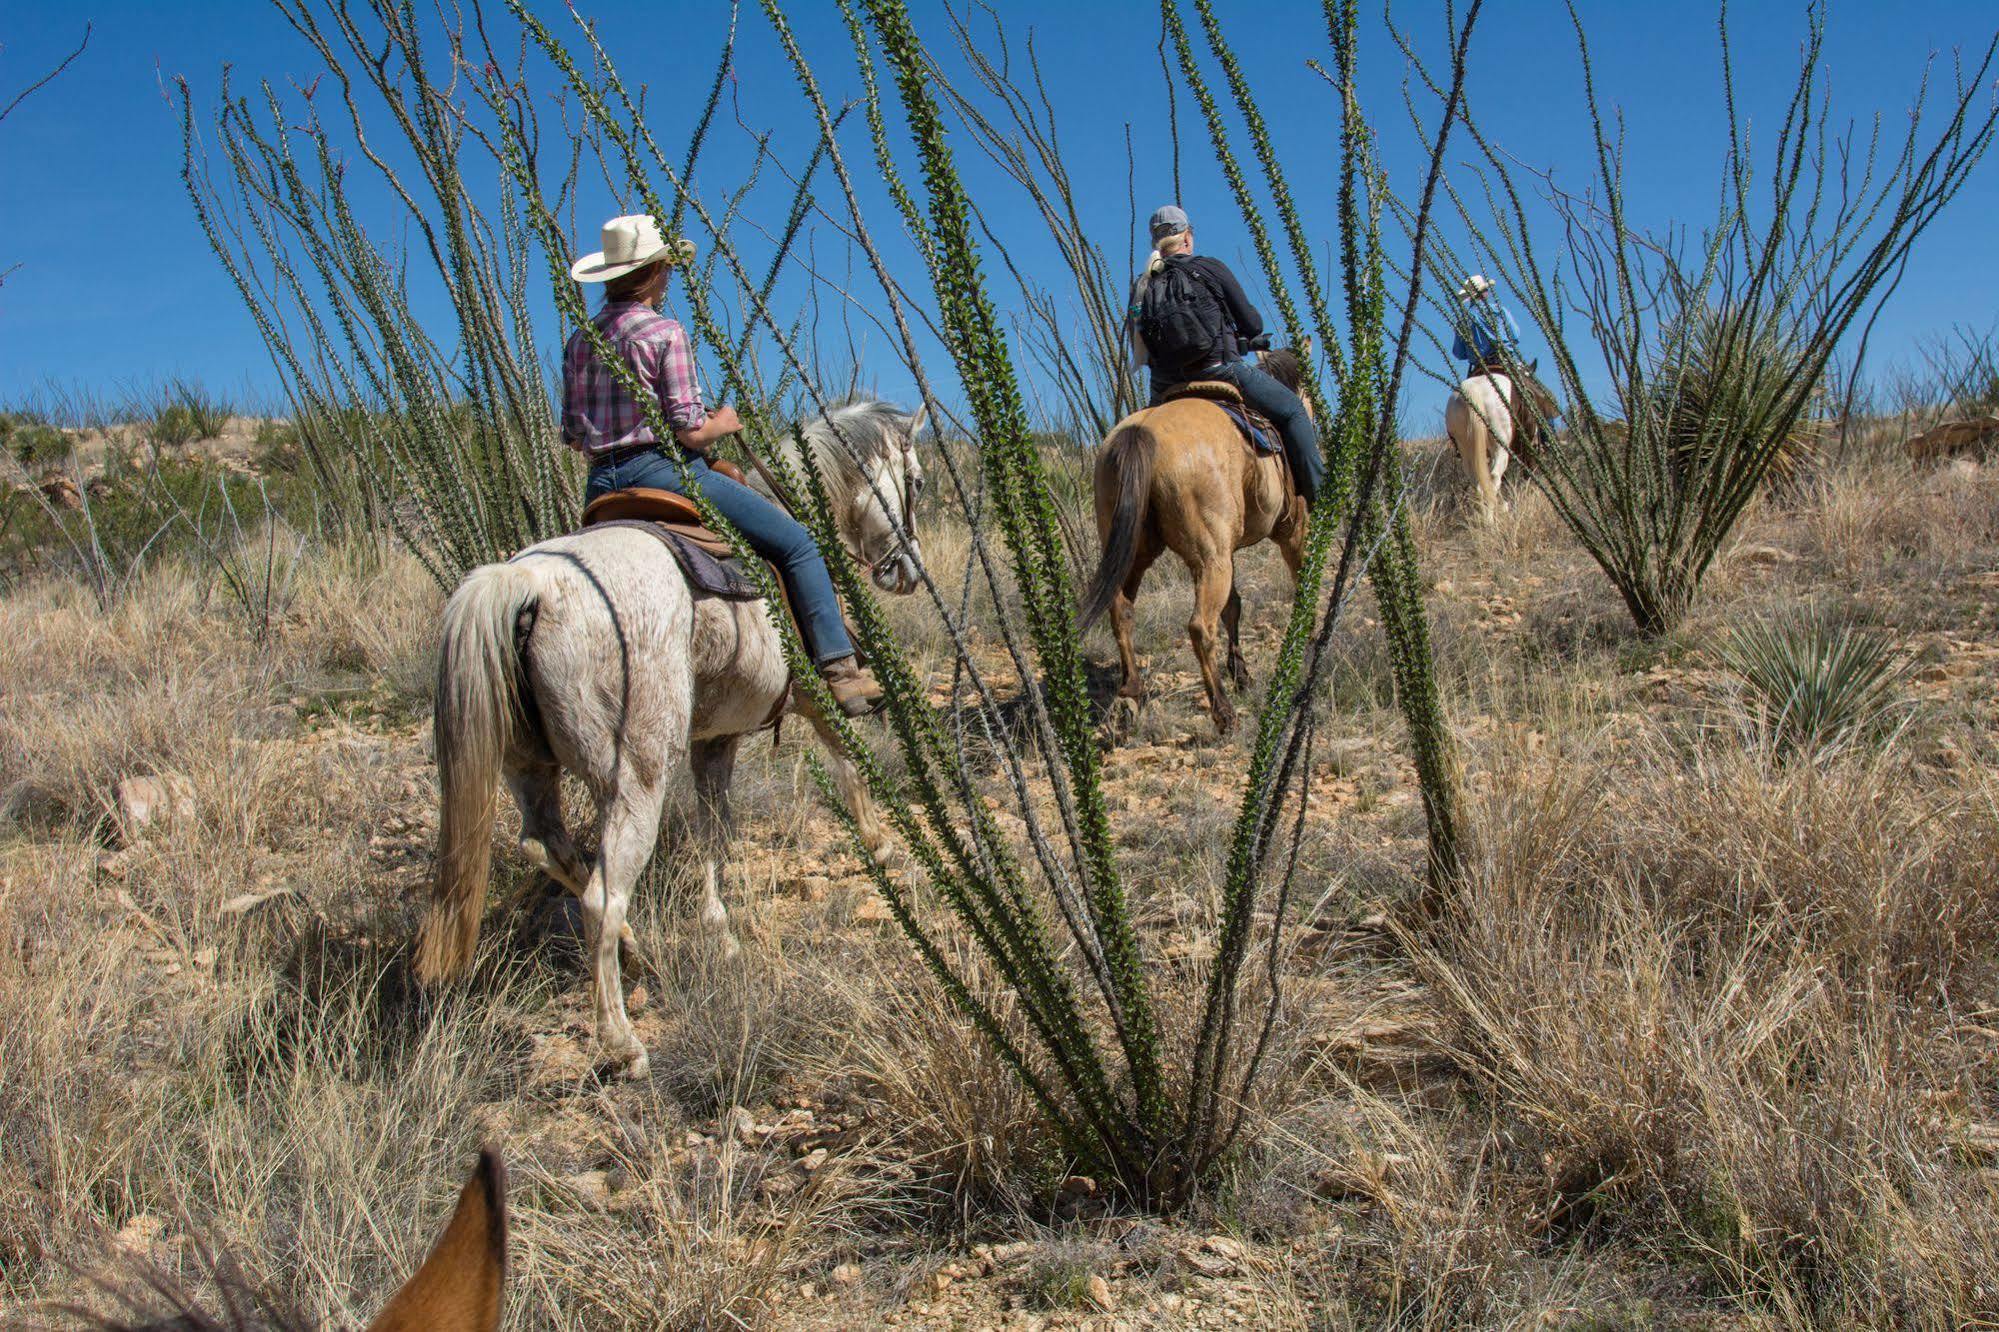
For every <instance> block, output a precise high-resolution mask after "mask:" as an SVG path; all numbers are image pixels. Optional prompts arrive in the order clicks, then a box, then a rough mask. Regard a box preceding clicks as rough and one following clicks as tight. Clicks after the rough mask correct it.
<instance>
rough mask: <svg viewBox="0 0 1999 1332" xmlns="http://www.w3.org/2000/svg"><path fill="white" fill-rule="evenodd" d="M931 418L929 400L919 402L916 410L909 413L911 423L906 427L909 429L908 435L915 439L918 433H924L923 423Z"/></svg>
mask: <svg viewBox="0 0 1999 1332" xmlns="http://www.w3.org/2000/svg"><path fill="white" fill-rule="evenodd" d="M929 419H930V404H929V403H927V402H919V403H917V404H916V410H915V411H913V412H911V413H910V414H909V424H908V426H907V427H905V428H906V429H907V431H908V437H909V438H910V439H915V438H916V437H917V436H918V435H920V434H922V433H923V423H924V422H926V421H928V420H929Z"/></svg>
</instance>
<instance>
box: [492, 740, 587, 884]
mask: <svg viewBox="0 0 1999 1332" xmlns="http://www.w3.org/2000/svg"><path fill="white" fill-rule="evenodd" d="M506 782H507V790H508V791H509V792H510V793H511V794H512V795H513V797H514V804H515V805H517V806H518V807H519V808H520V811H521V840H520V848H521V854H522V855H524V856H526V857H527V859H528V863H529V864H531V865H533V866H534V867H535V868H536V869H538V870H540V871H541V872H542V873H543V874H546V875H547V876H548V877H549V878H551V879H553V880H555V881H556V882H557V883H559V884H561V885H562V886H563V887H564V888H566V889H568V890H569V892H570V893H571V894H572V895H574V896H577V897H581V896H582V895H583V885H584V882H585V880H587V879H588V878H589V877H590V870H589V867H588V866H586V865H585V864H584V863H583V856H582V854H581V853H580V852H579V851H577V849H576V844H575V843H574V842H572V841H570V840H569V824H568V822H567V821H566V820H565V819H564V818H563V816H562V770H561V769H560V768H557V767H556V766H555V765H554V764H553V763H537V764H535V765H534V766H533V767H530V768H521V769H515V768H512V767H509V768H508V769H507V772H506Z"/></svg>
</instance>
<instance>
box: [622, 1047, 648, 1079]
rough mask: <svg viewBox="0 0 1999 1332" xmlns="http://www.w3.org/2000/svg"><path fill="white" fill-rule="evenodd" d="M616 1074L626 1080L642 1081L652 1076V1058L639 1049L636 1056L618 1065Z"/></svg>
mask: <svg viewBox="0 0 1999 1332" xmlns="http://www.w3.org/2000/svg"><path fill="white" fill-rule="evenodd" d="M618 1076H619V1077H621V1078H623V1079H625V1080H626V1081H627V1082H644V1081H645V1080H646V1079H647V1078H649V1077H651V1076H652V1060H651V1059H649V1058H647V1057H646V1052H645V1051H643V1050H641V1051H639V1053H638V1055H637V1057H636V1058H633V1059H628V1060H626V1061H625V1062H624V1063H623V1064H622V1065H621V1066H620V1067H619V1069H618Z"/></svg>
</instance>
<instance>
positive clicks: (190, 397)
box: [146, 379, 230, 448]
mask: <svg viewBox="0 0 1999 1332" xmlns="http://www.w3.org/2000/svg"><path fill="white" fill-rule="evenodd" d="M229 415H230V411H229V404H228V403H226V402H224V401H223V400H222V399H220V398H218V397H216V396H215V395H213V394H211V393H210V392H209V391H208V390H207V389H204V388H202V387H201V386H200V385H198V384H193V383H190V382H189V381H187V380H184V379H176V380H175V381H173V382H172V383H171V384H169V385H168V386H167V387H166V389H165V390H164V391H163V392H162V393H161V394H160V396H159V399H158V401H157V402H156V403H155V404H154V406H153V409H152V413H151V420H150V421H149V422H148V424H147V426H146V438H147V439H149V440H151V441H152V442H153V443H155V444H158V445H160V446H162V447H165V448H178V447H180V446H181V445H183V444H191V443H193V442H195V441H196V440H203V439H214V438H215V437H216V436H217V435H220V434H221V433H222V431H223V430H224V428H225V427H227V426H228V424H229Z"/></svg>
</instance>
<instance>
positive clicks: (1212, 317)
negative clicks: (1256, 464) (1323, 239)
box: [1125, 204, 1326, 505]
mask: <svg viewBox="0 0 1999 1332" xmlns="http://www.w3.org/2000/svg"><path fill="white" fill-rule="evenodd" d="M1151 228H1152V245H1153V254H1152V257H1151V259H1149V260H1148V261H1147V263H1146V265H1145V271H1144V272H1143V273H1141V274H1139V276H1138V280H1137V281H1136V282H1135V283H1133V284H1132V289H1131V309H1130V311H1129V313H1128V316H1127V318H1126V320H1125V328H1126V330H1127V334H1128V336H1129V337H1130V340H1131V364H1132V368H1133V369H1139V368H1141V367H1145V366H1150V367H1151V369H1152V402H1153V405H1154V406H1157V405H1158V404H1159V402H1160V400H1161V398H1163V397H1164V396H1165V394H1166V392H1167V390H1169V389H1172V388H1174V387H1176V386H1178V385H1180V384H1187V383H1192V382H1193V381H1195V380H1203V379H1215V380H1220V381H1222V382H1223V383H1226V384H1230V385H1233V386H1234V387H1235V389H1236V391H1237V392H1239V393H1241V394H1242V399H1243V401H1244V402H1245V403H1247V404H1248V405H1249V406H1250V407H1251V408H1253V409H1254V410H1256V411H1258V412H1261V413H1262V414H1263V415H1265V416H1267V417H1269V418H1270V423H1271V424H1272V425H1274V426H1276V427H1277V433H1278V435H1279V436H1280V437H1281V438H1282V439H1283V441H1284V456H1285V458H1286V460H1287V461H1289V462H1290V464H1291V480H1292V484H1294V485H1295V486H1297V487H1298V493H1299V494H1300V495H1303V496H1304V497H1305V503H1306V504H1308V505H1309V504H1311V503H1312V502H1313V500H1314V499H1316V498H1317V497H1318V493H1319V487H1320V486H1321V485H1322V484H1324V482H1325V477H1326V464H1325V460H1324V459H1323V458H1321V457H1320V456H1319V432H1318V430H1317V429H1316V428H1315V427H1314V426H1313V424H1312V417H1311V414H1310V413H1308V412H1307V411H1306V410H1305V404H1304V402H1303V401H1302V400H1300V398H1299V397H1298V395H1297V394H1295V393H1293V392H1292V391H1291V390H1290V389H1288V388H1286V387H1284V385H1282V384H1280V383H1278V382H1277V380H1276V379H1274V378H1272V377H1271V376H1270V375H1269V374H1267V373H1265V372H1264V371H1263V370H1262V369H1260V368H1258V366H1257V364H1256V362H1255V360H1254V359H1251V358H1249V357H1248V353H1249V352H1250V351H1251V350H1252V349H1258V348H1266V347H1268V345H1269V339H1268V337H1267V336H1266V335H1265V334H1264V331H1263V317H1262V316H1261V315H1259V314H1258V313H1257V312H1256V307H1255V306H1253V305H1251V304H1250V303H1249V298H1248V297H1247V296H1245V295H1243V290H1242V284H1241V283H1240V282H1237V281H1236V277H1235V274H1233V273H1231V272H1230V271H1229V269H1228V265H1226V264H1224V263H1223V262H1222V261H1221V260H1219V259H1216V258H1214V257H1213V256H1212V255H1205V254H1203V255H1196V254H1195V253H1194V227H1193V224H1192V223H1191V222H1189V221H1188V220H1187V214H1186V213H1185V212H1184V211H1182V210H1181V209H1180V208H1179V207H1178V206H1177V205H1174V204H1167V205H1166V206H1165V207H1164V208H1161V209H1160V210H1159V211H1157V212H1155V213H1154V214H1153V215H1152V221H1151Z"/></svg>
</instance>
